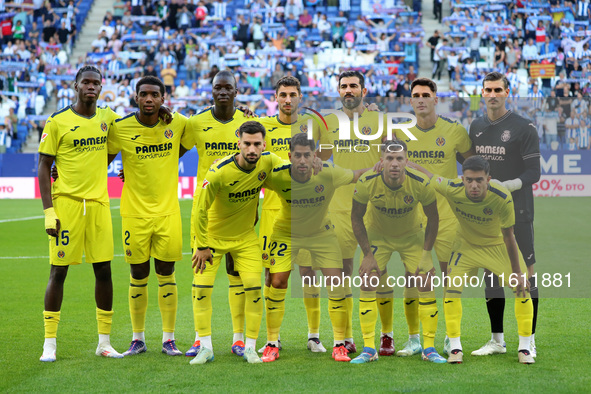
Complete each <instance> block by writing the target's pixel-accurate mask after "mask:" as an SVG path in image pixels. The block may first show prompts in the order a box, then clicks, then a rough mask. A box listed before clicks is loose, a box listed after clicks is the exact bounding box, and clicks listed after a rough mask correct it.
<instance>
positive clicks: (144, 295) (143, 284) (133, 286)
mask: <svg viewBox="0 0 591 394" xmlns="http://www.w3.org/2000/svg"><path fill="white" fill-rule="evenodd" d="M128 296H129V315H130V316H131V329H132V331H133V332H144V331H145V326H146V311H147V310H148V277H145V278H144V279H134V278H133V276H131V275H130V279H129V295H128Z"/></svg>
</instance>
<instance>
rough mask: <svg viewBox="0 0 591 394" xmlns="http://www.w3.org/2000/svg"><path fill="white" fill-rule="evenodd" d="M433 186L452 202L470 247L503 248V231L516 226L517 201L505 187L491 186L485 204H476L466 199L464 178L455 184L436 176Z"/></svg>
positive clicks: (460, 227)
mask: <svg viewBox="0 0 591 394" xmlns="http://www.w3.org/2000/svg"><path fill="white" fill-rule="evenodd" d="M432 183H433V185H434V187H435V190H437V192H439V193H441V194H442V195H443V196H444V197H445V198H446V199H447V201H448V202H449V205H450V206H451V208H452V210H453V213H454V214H455V215H456V217H457V218H458V221H459V223H460V226H459V228H458V232H459V234H460V235H461V236H462V237H463V238H464V239H466V241H468V242H469V243H471V244H474V245H477V246H491V245H499V244H502V243H503V235H502V233H501V229H502V228H509V227H512V226H513V225H515V209H514V207H513V198H512V197H511V193H510V192H509V191H508V190H507V189H505V188H504V187H503V186H502V185H501V184H499V183H496V182H491V183H490V184H489V187H488V191H487V193H486V196H485V198H484V200H483V201H481V202H473V201H472V200H470V199H469V198H468V196H466V188H465V187H464V183H463V182H462V180H461V179H460V178H457V179H454V180H451V179H447V178H445V177H441V176H439V175H435V176H434V177H433V182H432Z"/></svg>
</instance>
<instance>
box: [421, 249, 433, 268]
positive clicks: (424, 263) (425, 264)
mask: <svg viewBox="0 0 591 394" xmlns="http://www.w3.org/2000/svg"><path fill="white" fill-rule="evenodd" d="M432 269H433V258H432V257H431V251H430V250H423V256H421V261H420V262H419V273H420V274H426V273H427V272H429V271H431V270H432Z"/></svg>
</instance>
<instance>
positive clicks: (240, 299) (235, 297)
mask: <svg viewBox="0 0 591 394" xmlns="http://www.w3.org/2000/svg"><path fill="white" fill-rule="evenodd" d="M228 281H229V282H230V287H229V288H228V302H229V303H230V315H231V316H232V330H233V331H234V333H237V332H244V286H243V285H242V280H241V279H240V277H239V276H233V275H228Z"/></svg>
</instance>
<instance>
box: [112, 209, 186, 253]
mask: <svg viewBox="0 0 591 394" xmlns="http://www.w3.org/2000/svg"><path fill="white" fill-rule="evenodd" d="M121 232H122V235H123V250H124V251H125V261H127V262H128V263H129V264H141V263H145V262H146V261H148V260H150V257H153V258H155V259H158V260H160V261H166V262H174V261H180V260H182V259H183V225H182V222H181V214H180V212H177V213H175V214H172V215H168V216H160V217H153V218H127V217H124V218H121Z"/></svg>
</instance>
